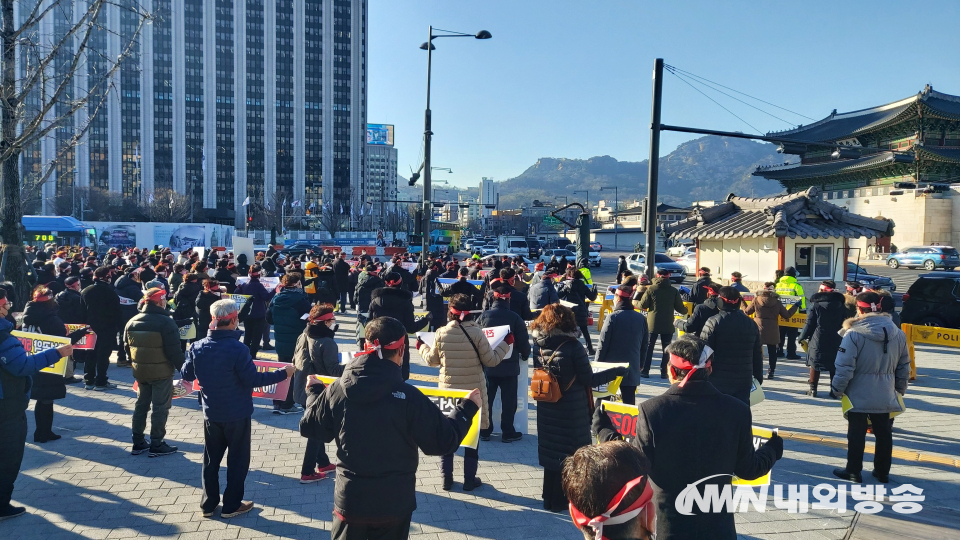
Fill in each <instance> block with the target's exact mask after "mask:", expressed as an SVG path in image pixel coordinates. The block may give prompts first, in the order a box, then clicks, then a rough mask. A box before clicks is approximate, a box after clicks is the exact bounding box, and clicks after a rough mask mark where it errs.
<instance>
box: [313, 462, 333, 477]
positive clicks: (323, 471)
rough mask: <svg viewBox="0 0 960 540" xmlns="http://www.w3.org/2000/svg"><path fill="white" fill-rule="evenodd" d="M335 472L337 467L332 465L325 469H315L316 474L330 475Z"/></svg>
mask: <svg viewBox="0 0 960 540" xmlns="http://www.w3.org/2000/svg"><path fill="white" fill-rule="evenodd" d="M335 470H337V466H336V465H334V464H333V463H331V464H329V465H327V466H326V467H320V468H319V469H317V471H318V472H322V473H324V474H326V473H331V472H333V471H335Z"/></svg>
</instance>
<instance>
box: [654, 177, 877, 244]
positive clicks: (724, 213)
mask: <svg viewBox="0 0 960 540" xmlns="http://www.w3.org/2000/svg"><path fill="white" fill-rule="evenodd" d="M893 225H894V224H893V221H892V220H889V219H885V218H868V217H866V216H861V215H859V214H854V213H852V212H850V211H848V210H847V209H846V208H842V207H839V206H836V205H834V204H830V203H828V202H825V201H823V200H822V199H821V194H820V189H819V188H817V187H811V188H809V189H807V190H806V191H804V192H800V193H794V194H791V195H782V196H777V197H764V198H747V197H737V196H735V195H733V194H731V195H730V196H729V197H727V200H726V201H725V202H724V203H722V204H719V205H716V206H711V207H708V208H699V209H695V210H694V211H693V213H692V214H691V215H690V217H688V218H687V219H684V220H681V221H677V222H674V223H670V224H667V225H665V226H664V227H663V230H664V233H665V234H668V235H669V236H670V237H672V238H699V239H721V238H749V237H768V238H769V237H788V238H796V237H800V238H860V237H861V236H864V237H867V238H874V237H879V236H892V235H893Z"/></svg>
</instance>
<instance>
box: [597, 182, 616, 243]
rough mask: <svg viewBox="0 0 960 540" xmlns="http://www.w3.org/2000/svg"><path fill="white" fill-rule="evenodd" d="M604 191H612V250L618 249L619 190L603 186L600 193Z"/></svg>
mask: <svg viewBox="0 0 960 540" xmlns="http://www.w3.org/2000/svg"><path fill="white" fill-rule="evenodd" d="M605 189H606V190H611V189H612V190H613V249H620V232H619V231H617V228H618V227H619V226H620V220H619V219H618V217H619V215H620V192H619V191H620V190H619V186H605V187H602V188H600V191H603V190H605Z"/></svg>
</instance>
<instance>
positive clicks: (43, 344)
mask: <svg viewBox="0 0 960 540" xmlns="http://www.w3.org/2000/svg"><path fill="white" fill-rule="evenodd" d="M10 335H11V336H13V337H15V338H17V339H19V340H20V343H21V344H23V348H24V349H25V350H26V351H27V355H33V354H38V353H41V352H43V351H45V350H47V349H55V348H57V347H59V346H61V345H67V344H69V343H70V339H69V338H65V337H59V336H48V335H46V334H34V333H33V332H21V331H19V330H14V331H13V332H10ZM68 360H70V357H69V356H65V357H63V358H61V359H60V360H59V361H57V363H56V364H54V365H52V366H47V367H45V368H43V369H41V370H40V371H42V372H44V373H54V374H56V375H66V373H67V361H68Z"/></svg>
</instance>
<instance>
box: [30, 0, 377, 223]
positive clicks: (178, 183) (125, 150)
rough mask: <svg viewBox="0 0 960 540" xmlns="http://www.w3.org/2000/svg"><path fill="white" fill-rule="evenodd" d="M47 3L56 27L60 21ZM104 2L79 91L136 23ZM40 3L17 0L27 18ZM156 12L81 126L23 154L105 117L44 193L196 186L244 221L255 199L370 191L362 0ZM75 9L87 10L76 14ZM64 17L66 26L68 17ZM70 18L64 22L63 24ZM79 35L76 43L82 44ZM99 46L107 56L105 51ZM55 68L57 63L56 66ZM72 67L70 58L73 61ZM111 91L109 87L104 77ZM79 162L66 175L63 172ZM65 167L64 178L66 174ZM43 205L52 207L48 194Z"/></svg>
mask: <svg viewBox="0 0 960 540" xmlns="http://www.w3.org/2000/svg"><path fill="white" fill-rule="evenodd" d="M88 1H89V0H74V2H73V4H74V7H73V11H72V12H71V11H66V12H64V11H63V10H50V11H49V12H48V14H47V17H49V18H51V21H50V22H52V23H53V24H51V25H48V26H46V27H44V26H42V25H41V28H52V29H53V30H52V31H53V33H54V35H56V32H57V31H58V29H60V28H61V27H64V28H66V27H68V26H69V21H67V20H66V19H65V17H70V18H71V19H72V17H73V16H74V13H82V10H83V9H84V8H83V6H84V5H86V4H87V3H88ZM126 3H130V5H131V6H133V5H134V2H133V0H119V2H118V3H113V4H107V5H106V7H105V8H104V10H105V13H104V14H102V17H101V18H100V19H98V22H99V24H101V25H102V27H100V28H98V29H97V30H95V31H94V32H93V35H92V37H91V40H90V43H91V52H89V53H88V54H87V55H86V57H87V62H85V64H81V65H83V68H82V70H83V71H82V72H81V73H78V74H77V76H76V77H75V78H74V85H75V86H76V88H77V90H78V92H77V94H83V93H84V92H81V91H80V90H81V89H84V88H86V87H87V86H88V85H93V84H94V83H93V81H94V80H99V79H98V78H97V76H95V75H96V74H98V73H103V71H104V68H105V67H108V66H106V65H101V64H104V61H103V60H102V58H117V57H118V55H119V54H120V52H121V50H122V49H124V48H125V47H126V46H127V44H129V43H130V42H131V38H132V37H133V35H134V34H135V33H136V28H137V24H138V23H139V20H138V18H137V16H136V15H135V13H134V12H133V11H131V10H128V9H122V6H123V5H125V4H126ZM32 5H33V0H29V2H27V0H23V3H22V4H21V2H17V3H16V4H15V6H17V10H18V15H17V17H19V19H18V20H20V19H22V18H23V17H26V16H27V15H28V14H29V13H30V7H31V6H32ZM139 5H140V6H141V7H142V9H143V10H145V11H147V12H150V13H155V14H156V18H155V19H154V20H152V21H150V23H149V24H146V25H144V26H143V30H142V32H141V34H140V36H139V37H138V38H137V39H136V40H135V41H134V42H133V43H132V45H131V49H130V50H131V54H130V56H129V57H127V59H126V60H124V62H123V63H122V65H121V68H120V69H119V70H118V71H117V73H116V75H115V76H114V77H113V78H112V80H110V81H109V83H110V86H112V89H111V91H110V93H109V95H108V99H107V100H106V102H105V103H104V104H103V106H100V103H99V100H96V99H94V100H91V103H90V104H89V105H88V106H87V107H86V108H84V109H82V110H81V111H79V112H78V113H77V114H76V115H74V118H73V124H72V126H68V127H65V128H63V129H58V130H56V131H53V132H51V134H50V135H49V138H50V139H51V141H54V142H50V143H49V144H48V143H47V142H41V143H39V144H38V145H37V146H38V147H39V148H38V149H36V150H33V149H28V151H27V152H25V154H24V156H25V159H24V161H23V163H22V167H23V169H25V170H35V169H36V163H34V162H35V161H37V160H40V161H43V160H50V159H52V157H53V154H54V151H53V150H51V148H55V147H56V144H55V141H57V140H59V139H63V138H69V136H70V134H71V133H72V132H73V131H74V130H77V129H79V127H80V126H82V125H84V123H85V122H86V121H87V119H88V118H89V117H90V116H91V115H92V114H93V113H94V111H95V110H97V108H98V107H99V110H98V111H97V112H96V117H95V120H94V121H93V123H92V125H91V126H90V129H89V130H88V131H87V133H86V134H85V135H84V136H83V138H82V139H81V141H80V145H79V146H78V147H77V149H76V152H74V153H71V154H70V155H69V156H68V159H70V160H73V161H74V162H75V165H76V174H73V171H72V168H73V164H74V163H69V162H68V163H67V166H65V167H60V166H58V167H57V170H56V171H55V172H54V173H53V174H52V175H51V177H50V179H49V181H48V185H45V186H44V189H45V194H46V193H48V192H50V191H52V190H57V191H59V190H65V189H70V187H72V185H73V182H74V178H75V179H76V182H77V186H79V187H93V188H99V189H103V190H108V191H110V192H114V193H122V194H123V195H124V196H125V197H128V198H130V199H133V200H145V199H147V198H148V197H149V196H150V194H152V193H153V192H154V190H157V189H164V188H165V189H172V190H174V191H176V192H178V193H181V194H187V195H189V194H192V196H193V198H194V200H195V201H196V203H197V204H198V205H199V206H201V207H202V208H204V209H207V211H208V214H210V215H213V216H214V217H215V219H216V220H217V221H220V222H225V223H226V222H229V223H234V222H236V223H237V224H239V223H240V222H242V221H243V208H242V207H241V204H242V202H243V200H244V199H245V198H246V197H248V196H249V197H250V198H251V199H252V200H254V201H263V202H264V203H266V204H267V205H269V206H273V205H277V204H279V203H280V202H281V201H283V200H285V201H286V204H287V205H288V208H289V205H290V203H291V202H292V201H297V200H299V201H301V203H300V204H299V205H297V208H308V207H309V206H310V205H311V204H316V206H317V207H320V206H321V204H322V203H329V204H330V206H331V207H338V206H339V205H341V204H342V205H343V207H344V208H345V209H346V211H349V209H350V208H351V207H353V206H356V205H358V204H359V203H360V202H361V201H362V199H361V196H362V186H363V184H364V182H363V178H364V175H365V172H366V157H365V153H366V147H367V145H366V127H367V122H366V116H367V71H366V68H367V62H366V57H367V0H266V1H265V0H240V1H239V2H235V1H233V0H141V1H140V2H139ZM78 10H80V11H78ZM61 18H63V19H65V20H64V21H60V19H61ZM60 23H63V24H60ZM74 41H79V40H74ZM101 53H103V54H101ZM58 65H59V64H58ZM66 65H68V64H66ZM103 86H104V88H106V87H107V85H103ZM67 170H70V172H69V173H67V172H64V171H67ZM61 172H63V174H60V173H61ZM43 200H44V202H43V208H42V209H40V210H41V211H43V212H44V213H52V211H53V207H52V204H50V203H49V202H48V201H49V200H50V198H48V197H46V196H45V197H44V199H43Z"/></svg>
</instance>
